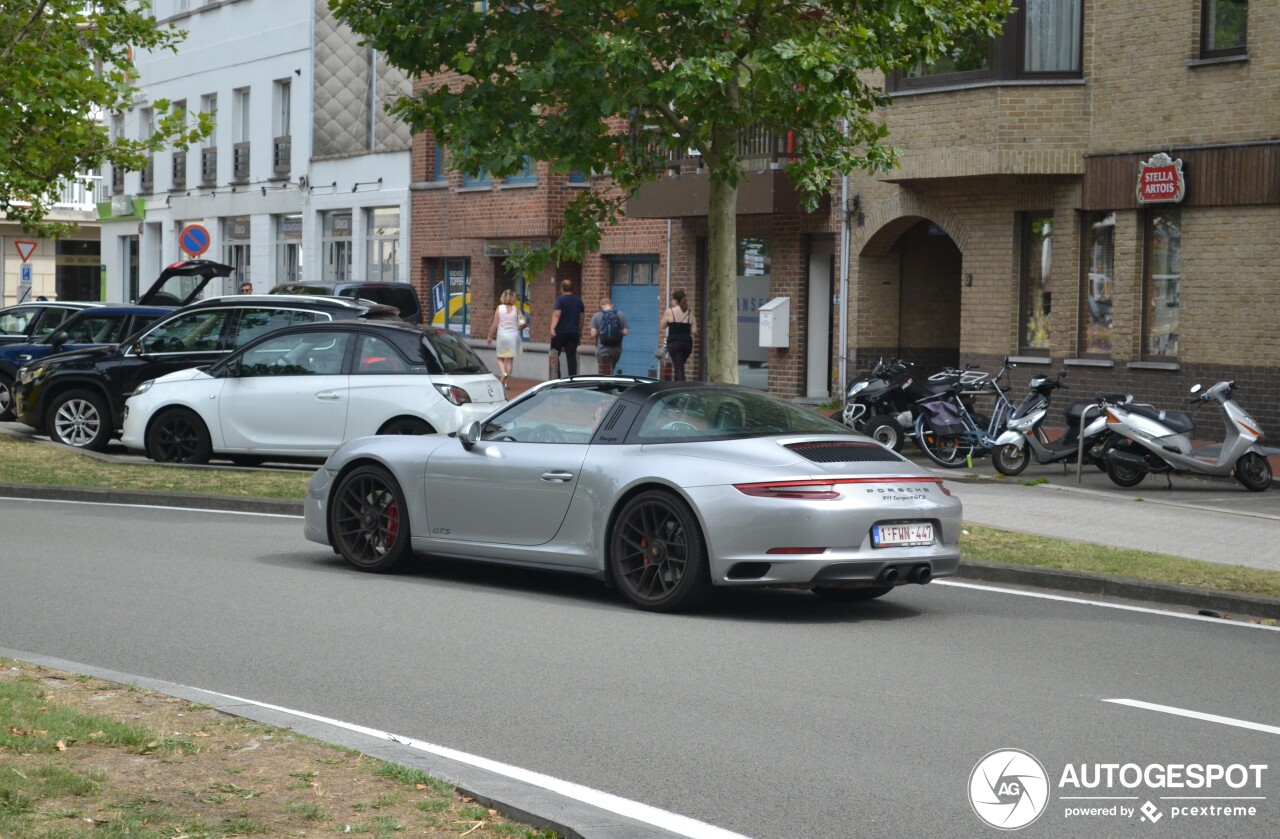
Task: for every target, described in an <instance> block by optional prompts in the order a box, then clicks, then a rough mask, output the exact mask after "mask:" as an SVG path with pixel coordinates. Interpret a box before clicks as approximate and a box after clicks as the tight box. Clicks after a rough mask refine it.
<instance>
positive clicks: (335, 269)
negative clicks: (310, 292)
mask: <svg viewBox="0 0 1280 839" xmlns="http://www.w3.org/2000/svg"><path fill="white" fill-rule="evenodd" d="M320 237H321V239H320V249H321V252H322V254H323V256H324V263H323V265H322V266H321V271H320V278H321V279H323V280H325V281H326V282H339V283H341V282H346V281H347V280H349V279H351V211H350V210H331V211H329V212H325V213H322V214H321V220H320Z"/></svg>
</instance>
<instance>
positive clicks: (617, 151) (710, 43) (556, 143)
mask: <svg viewBox="0 0 1280 839" xmlns="http://www.w3.org/2000/svg"><path fill="white" fill-rule="evenodd" d="M330 6H331V8H332V9H333V10H334V12H335V13H336V14H337V15H338V17H339V18H340V19H342V20H344V21H345V22H347V23H348V24H349V25H350V26H351V27H352V28H353V29H354V30H355V31H356V32H358V33H360V34H362V35H364V36H365V37H366V38H367V40H368V41H369V42H370V43H371V44H372V45H373V46H374V47H375V48H376V49H378V50H379V51H381V52H382V53H383V54H385V55H386V56H387V58H388V60H390V62H391V63H392V64H394V65H396V66H398V67H400V68H402V69H404V70H405V71H407V72H409V73H410V74H412V75H415V76H421V77H425V78H426V79H427V84H426V85H425V87H423V88H422V89H421V90H419V91H418V92H417V93H415V94H414V95H412V96H410V97H406V98H404V99H401V100H400V101H399V102H397V103H396V104H395V105H394V106H393V110H394V112H396V113H397V114H398V115H399V116H401V117H402V118H403V119H405V121H406V122H407V123H409V124H410V125H411V126H413V127H414V128H415V129H417V130H422V129H429V130H430V131H431V132H432V133H433V134H434V135H435V137H436V138H437V140H438V141H439V142H442V143H443V144H444V145H445V146H446V147H447V148H448V150H449V152H450V154H451V164H450V165H451V167H452V168H454V169H455V170H458V171H463V172H478V171H480V170H485V171H488V172H490V173H492V174H494V175H497V176H504V175H510V174H512V173H514V172H516V171H517V170H519V169H520V168H521V166H522V165H523V158H524V155H526V154H527V155H531V156H532V157H533V158H535V159H537V160H546V161H551V162H552V165H553V166H554V167H555V170H556V171H560V172H567V171H569V170H571V169H579V170H582V171H595V172H608V173H609V175H610V176H611V177H610V179H609V180H608V182H607V183H605V184H599V185H596V186H595V187H594V188H592V189H590V190H585V191H582V192H580V193H578V195H577V197H576V198H575V199H574V200H573V201H572V202H571V203H570V205H569V207H568V209H567V211H566V213H565V219H564V226H563V232H562V234H561V235H560V236H559V238H558V239H557V241H556V242H555V243H554V244H553V245H552V246H551V248H550V249H548V250H546V251H542V252H538V253H533V254H524V255H522V259H523V261H524V266H525V268H526V272H527V273H528V272H532V271H535V270H538V269H540V268H541V267H543V266H545V265H546V264H547V262H549V261H563V260H577V259H580V258H581V255H582V253H583V252H584V251H587V250H592V249H594V248H595V247H596V246H597V245H598V243H599V239H600V229H601V225H603V224H608V223H613V222H615V221H616V218H617V215H618V213H619V211H620V210H621V208H622V206H623V203H624V202H625V200H626V198H627V196H628V195H630V194H632V193H633V192H634V190H635V189H637V188H638V187H639V186H641V185H642V184H644V183H645V182H646V181H650V180H653V179H655V178H657V177H658V176H659V175H660V174H661V172H662V165H663V163H664V161H666V160H667V158H668V156H669V155H670V156H674V157H683V156H684V155H685V154H686V153H687V152H688V151H689V150H694V151H696V152H697V153H698V154H700V155H701V157H702V160H703V162H704V164H705V165H706V167H707V171H708V172H709V174H710V178H711V190H710V208H709V212H708V239H709V241H708V254H709V259H708V300H707V305H706V307H705V309H704V311H703V312H702V321H703V325H704V334H705V335H706V339H707V342H708V371H707V372H708V377H709V378H710V379H712V380H715V381H736V380H737V346H736V341H737V337H736V336H737V328H736V326H737V324H736V303H735V291H734V281H735V277H734V270H735V258H736V254H735V239H736V221H735V214H734V207H735V202H736V190H737V184H738V180H739V178H740V176H741V167H740V161H739V157H738V155H739V152H738V138H739V136H740V135H741V134H742V132H743V131H744V130H746V129H748V128H750V127H753V126H758V127H759V128H762V129H764V130H766V131H774V132H793V137H794V139H795V141H796V144H797V149H798V155H797V156H796V157H795V158H794V159H793V160H791V161H790V163H789V164H788V165H787V167H786V171H787V174H788V176H789V177H790V179H791V181H792V182H793V183H794V184H795V185H796V186H797V187H798V188H799V190H800V191H801V194H802V195H803V196H804V198H805V200H806V201H807V205H808V206H809V207H810V208H812V207H814V206H816V205H817V202H818V200H819V198H820V196H821V195H822V193H824V192H826V191H828V190H829V189H830V188H831V182H832V178H833V177H835V176H836V175H838V174H840V173H843V172H849V171H853V170H856V169H870V170H883V169H887V168H889V167H891V166H892V165H893V164H894V161H895V155H894V152H893V150H892V149H890V148H887V147H885V146H884V145H882V141H883V140H884V139H885V137H886V135H887V129H886V127H885V125H884V124H883V121H882V119H881V118H880V117H879V115H878V114H877V112H878V111H879V109H881V108H882V107H883V106H885V105H886V104H888V97H887V96H886V94H885V93H884V91H883V89H882V88H881V87H880V86H879V85H878V79H879V78H882V76H881V75H880V74H881V73H888V72H892V71H893V70H895V69H901V68H907V67H910V66H911V65H913V64H915V63H916V62H919V61H933V60H936V59H937V58H938V57H939V56H941V55H943V54H945V53H947V52H948V51H949V49H950V48H951V45H952V44H953V43H955V42H956V41H957V40H961V39H963V38H965V37H968V36H970V35H972V34H973V33H975V32H978V33H988V34H994V33H995V32H996V31H997V30H998V29H999V26H1000V24H1001V22H1002V21H1003V19H1004V16H1005V15H1006V14H1007V12H1008V6H1009V3H1008V0H824V1H823V2H818V0H625V1H624V2H619V0H541V2H539V1H537V0H513V2H508V3H505V4H486V3H484V2H472V0H436V2H432V3H423V2H421V0H330ZM876 71H879V72H876Z"/></svg>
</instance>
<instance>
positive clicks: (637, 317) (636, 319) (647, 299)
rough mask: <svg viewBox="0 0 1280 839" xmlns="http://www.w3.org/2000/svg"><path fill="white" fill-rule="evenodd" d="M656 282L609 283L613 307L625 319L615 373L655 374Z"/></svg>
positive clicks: (656, 339)
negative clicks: (638, 283)
mask: <svg viewBox="0 0 1280 839" xmlns="http://www.w3.org/2000/svg"><path fill="white" fill-rule="evenodd" d="M658 291H659V288H658V286H657V285H619V284H615V285H612V286H610V290H609V296H610V297H611V298H612V299H613V308H614V309H615V310H616V311H619V312H621V313H622V314H623V315H625V316H626V318H627V337H626V338H624V339H623V341H622V357H621V358H620V359H618V366H617V369H616V370H615V372H621V373H626V374H628V375H631V376H653V377H654V378H657V377H658V359H656V358H654V356H653V351H654V350H656V349H657V348H658V321H659V320H661V318H662V309H661V308H660V305H661V303H660V301H659V299H658Z"/></svg>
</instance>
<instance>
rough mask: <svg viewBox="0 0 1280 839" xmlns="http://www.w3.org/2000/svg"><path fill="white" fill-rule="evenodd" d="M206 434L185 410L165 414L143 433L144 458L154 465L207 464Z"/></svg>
mask: <svg viewBox="0 0 1280 839" xmlns="http://www.w3.org/2000/svg"><path fill="white" fill-rule="evenodd" d="M211 448H212V447H211V445H210V443H209V430H208V429H207V428H205V427H204V422H203V421H202V420H201V419H200V417H198V416H196V415H195V414H194V413H192V412H191V411H188V410H186V409H185V408H175V409H173V410H171V411H165V412H164V413H162V414H161V415H160V416H158V417H156V418H155V419H154V420H152V421H151V427H150V428H148V429H147V456H148V457H150V458H151V459H152V460H154V461H157V462H158V463H192V464H200V463H208V462H209V453H210V450H211Z"/></svg>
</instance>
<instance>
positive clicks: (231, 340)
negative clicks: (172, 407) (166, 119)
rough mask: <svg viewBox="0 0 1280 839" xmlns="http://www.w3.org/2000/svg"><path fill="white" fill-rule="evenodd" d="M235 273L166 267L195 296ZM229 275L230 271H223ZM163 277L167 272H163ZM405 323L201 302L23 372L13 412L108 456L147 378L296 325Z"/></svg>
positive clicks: (199, 264)
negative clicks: (132, 397)
mask: <svg viewBox="0 0 1280 839" xmlns="http://www.w3.org/2000/svg"><path fill="white" fill-rule="evenodd" d="M231 270H232V269H231V268H230V267H229V266H226V265H220V264H218V263H216V262H208V261H206V260H190V261H188V262H181V263H177V264H176V265H171V266H169V267H168V268H166V269H165V273H170V272H173V273H172V276H175V277H179V278H181V279H183V280H185V281H186V284H187V285H188V286H189V288H188V289H187V294H184V295H183V297H182V298H178V299H180V300H181V299H185V298H187V297H194V296H195V294H198V293H199V291H200V289H202V288H203V287H204V286H205V285H206V284H207V283H208V282H209V281H210V280H211V279H213V278H214V277H217V276H226V275H227V274H228V273H230V271H231ZM224 271H225V273H224ZM161 276H162V278H163V277H164V275H163V274H162V275H161ZM352 318H367V319H370V320H393V321H398V320H399V319H400V318H399V315H398V313H397V311H396V309H395V308H393V307H391V306H383V305H380V304H377V303H370V302H368V301H362V300H344V299H341V298H336V297H305V296H290V297H273V296H269V295H265V294H264V295H252V294H246V295H236V296H234V297H214V298H211V299H209V300H200V301H198V302H195V303H192V304H190V305H188V306H186V307H185V308H182V309H178V310H177V311H175V312H173V313H172V314H170V315H169V316H167V317H165V318H163V319H161V320H159V321H156V323H154V324H153V325H152V326H151V327H149V328H148V329H147V330H146V331H144V332H140V333H139V334H137V335H135V336H133V337H132V338H130V339H128V340H127V341H125V342H124V343H120V344H114V345H111V346H106V347H98V348H96V349H88V350H80V351H76V352H66V353H61V354H59V355H51V356H48V357H47V358H43V359H40V360H39V361H35V362H32V363H31V364H28V365H26V366H24V367H22V368H20V369H19V370H18V381H17V382H16V383H15V384H14V389H13V391H14V410H15V413H16V414H17V420H18V422H21V423H23V424H25V425H29V426H31V427H32V428H34V429H36V430H37V431H42V432H47V433H48V434H49V436H50V437H51V438H52V439H54V440H57V441H59V442H62V443H66V444H67V445H68V446H75V447H77V448H85V449H91V450H93V451H102V450H103V449H104V448H106V446H107V443H108V442H110V440H111V438H112V437H114V436H117V435H118V434H119V432H120V427H121V425H122V423H123V422H124V401H125V399H127V398H128V396H129V394H131V393H133V391H134V389H135V388H136V387H137V386H138V385H139V384H140V383H141V382H144V381H146V380H147V379H154V378H156V377H157V376H162V375H164V374H165V373H172V372H173V371H175V370H185V369H187V368H190V367H202V366H205V365H208V364H212V363H213V362H215V361H218V360H219V359H221V358H222V357H223V356H225V355H226V354H227V353H229V352H231V351H232V350H234V349H235V348H236V347H239V346H240V345H242V344H244V343H245V342H246V341H248V340H250V339H251V338H255V337H257V336H258V335H261V334H263V333H265V332H270V331H271V330H273V329H278V328H280V327H282V326H291V325H293V324H295V323H314V322H316V321H329V320H349V319H352Z"/></svg>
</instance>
